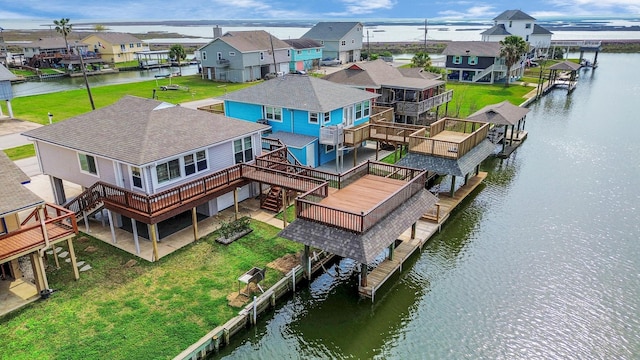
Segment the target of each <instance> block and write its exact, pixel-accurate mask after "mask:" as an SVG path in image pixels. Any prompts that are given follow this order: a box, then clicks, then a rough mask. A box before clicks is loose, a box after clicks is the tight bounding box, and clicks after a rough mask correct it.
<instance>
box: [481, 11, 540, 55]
mask: <svg viewBox="0 0 640 360" xmlns="http://www.w3.org/2000/svg"><path fill="white" fill-rule="evenodd" d="M493 22H494V24H493V26H492V27H491V28H489V29H487V30H485V31H483V32H482V33H480V34H481V35H482V41H492V42H499V41H502V40H504V39H505V38H506V37H507V36H510V35H515V36H520V37H521V38H522V39H523V40H524V41H526V42H527V43H528V44H529V45H530V47H531V49H530V50H534V49H535V50H537V52H538V55H540V54H541V53H542V52H546V50H547V49H549V47H550V46H551V36H552V35H553V33H552V32H551V31H549V30H547V29H545V28H544V27H542V26H540V25H538V24H536V19H535V18H534V17H531V16H529V15H528V14H526V13H524V12H522V11H520V10H506V11H504V12H502V14H500V15H498V16H496V17H495V18H494V19H493Z"/></svg>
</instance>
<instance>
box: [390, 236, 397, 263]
mask: <svg viewBox="0 0 640 360" xmlns="http://www.w3.org/2000/svg"><path fill="white" fill-rule="evenodd" d="M395 249H396V241H395V240H393V242H392V243H391V245H389V260H390V261H393V251H394V250H395Z"/></svg>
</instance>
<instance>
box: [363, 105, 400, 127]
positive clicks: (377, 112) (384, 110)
mask: <svg viewBox="0 0 640 360" xmlns="http://www.w3.org/2000/svg"><path fill="white" fill-rule="evenodd" d="M371 110H372V111H371V116H369V121H370V122H371V123H376V122H378V121H391V122H393V119H394V117H395V116H394V113H393V108H392V107H388V106H373V108H372V109H371Z"/></svg>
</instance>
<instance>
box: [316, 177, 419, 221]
mask: <svg viewBox="0 0 640 360" xmlns="http://www.w3.org/2000/svg"><path fill="white" fill-rule="evenodd" d="M406 184H407V182H406V181H403V180H397V179H390V178H385V177H381V176H376V175H371V174H368V175H365V176H363V177H362V178H360V179H358V180H356V181H355V182H353V183H352V184H349V186H347V187H345V188H344V189H340V190H337V191H329V196H327V197H326V198H324V199H322V201H320V204H322V205H326V206H330V207H334V208H336V209H340V210H346V211H351V212H355V213H360V212H367V211H369V210H371V209H373V208H374V207H376V206H378V204H380V203H382V201H383V200H384V199H386V198H388V197H389V196H390V195H391V194H393V193H394V192H396V191H397V190H398V189H400V188H401V187H403V186H404V185H406Z"/></svg>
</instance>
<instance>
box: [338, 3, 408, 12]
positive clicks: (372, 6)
mask: <svg viewBox="0 0 640 360" xmlns="http://www.w3.org/2000/svg"><path fill="white" fill-rule="evenodd" d="M342 2H343V3H344V4H345V6H346V8H345V10H346V12H347V14H344V15H356V14H370V13H372V12H375V11H378V10H385V9H391V8H393V7H394V5H395V4H396V2H395V1H393V0H342Z"/></svg>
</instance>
